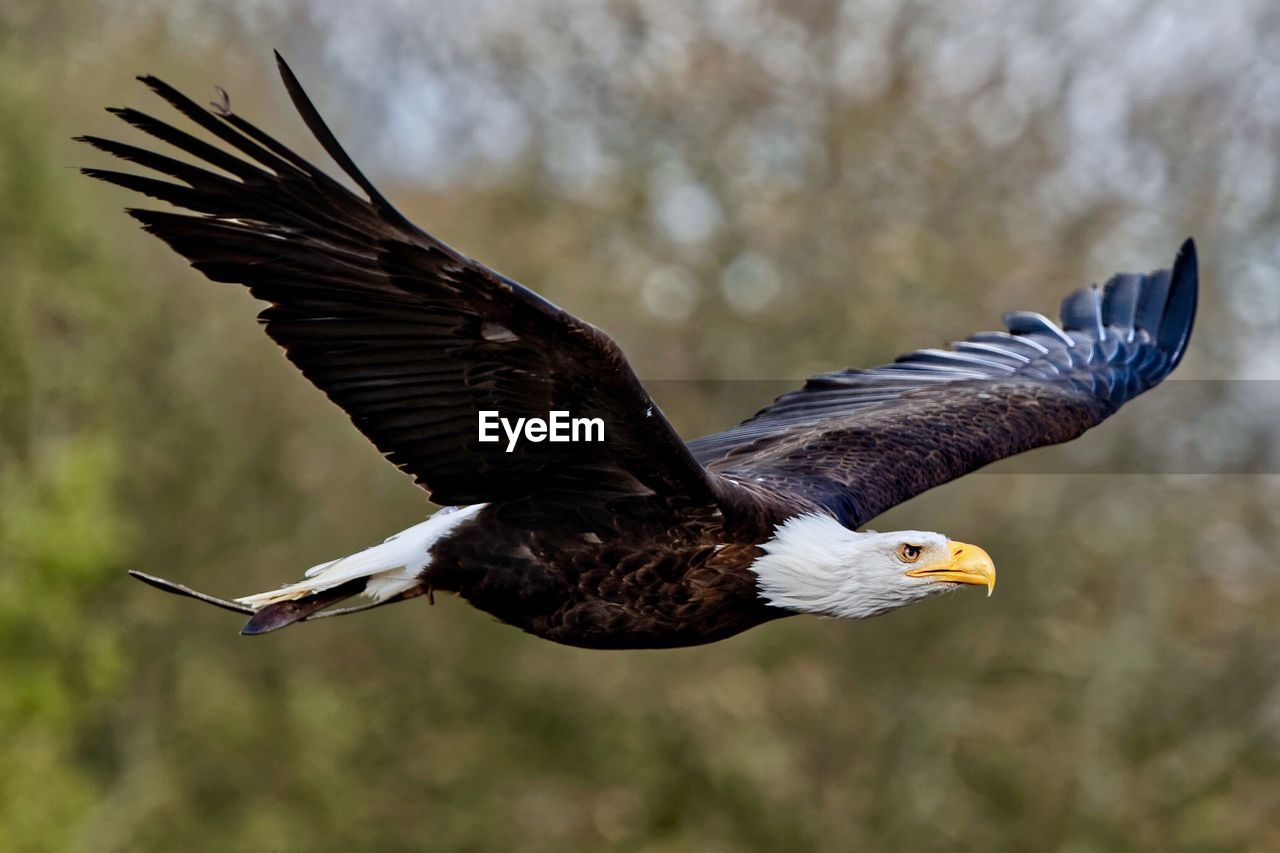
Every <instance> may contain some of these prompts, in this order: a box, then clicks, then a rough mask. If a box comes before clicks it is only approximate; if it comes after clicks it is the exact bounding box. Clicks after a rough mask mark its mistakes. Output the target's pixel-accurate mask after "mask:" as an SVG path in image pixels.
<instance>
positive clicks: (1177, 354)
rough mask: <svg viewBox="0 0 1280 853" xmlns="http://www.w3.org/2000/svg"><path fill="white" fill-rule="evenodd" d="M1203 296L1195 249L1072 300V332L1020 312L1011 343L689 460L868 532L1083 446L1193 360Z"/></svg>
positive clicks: (788, 408)
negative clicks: (991, 468)
mask: <svg viewBox="0 0 1280 853" xmlns="http://www.w3.org/2000/svg"><path fill="white" fill-rule="evenodd" d="M1197 288H1198V276H1197V268H1196V252H1195V245H1194V244H1193V243H1192V241H1190V240H1188V241H1187V242H1186V243H1185V244H1184V245H1183V247H1182V250H1181V251H1180V252H1179V254H1178V257H1177V260H1176V262H1175V263H1174V266H1173V269H1172V270H1160V271H1159V272H1154V273H1151V274H1148V275H1117V276H1115V277H1114V278H1112V279H1111V280H1110V281H1109V282H1107V284H1106V286H1105V287H1103V288H1101V289H1099V288H1097V287H1091V288H1084V289H1081V290H1077V291H1075V292H1074V293H1072V294H1071V295H1070V296H1068V297H1067V298H1066V300H1065V301H1064V302H1063V305H1062V324H1061V325H1060V326H1059V325H1056V324H1054V323H1053V322H1051V321H1050V320H1049V319H1048V318H1046V317H1044V316H1042V315H1040V314H1033V313H1029V312H1015V313H1011V314H1006V315H1005V322H1006V324H1007V325H1008V327H1009V331H1008V332H1007V333H1006V332H982V333H979V334H976V335H973V336H972V337H970V338H968V339H966V340H964V341H961V342H958V343H956V344H954V345H953V346H952V348H951V349H950V350H936V349H932V350H920V351H917V352H912V353H908V354H907V355H903V356H901V357H899V358H898V360H897V361H896V362H895V363H893V364H890V365H886V366H883V367H877V368H873V369H871V370H856V369H849V370H844V371H840V372H836V373H826V374H822V375H820V376H815V377H813V378H811V379H809V380H808V382H806V383H805V386H804V387H803V388H802V389H800V390H798V391H793V392H791V393H789V394H785V395H783V396H782V397H779V398H778V399H777V400H775V401H774V402H773V403H772V404H771V405H770V406H768V407H767V408H765V409H763V410H762V411H760V412H759V413H757V414H756V415H755V416H754V417H752V418H751V419H749V420H747V421H745V422H743V423H742V424H739V425H738V426H736V427H734V428H732V429H730V430H727V431H725V432H722V433H719V434H718V435H712V436H707V437H706V438H701V439H698V440H696V441H693V442H691V443H690V447H691V449H692V450H693V452H694V456H695V457H696V458H697V459H698V461H699V462H701V463H702V464H704V465H706V466H707V467H708V468H709V469H710V470H711V471H713V472H716V473H718V474H720V475H722V476H724V477H726V478H729V479H730V480H735V481H739V482H751V483H755V484H758V485H759V486H761V487H763V488H764V489H766V490H768V491H770V492H774V493H782V494H786V495H789V496H792V497H793V498H795V499H798V500H801V501H804V502H808V503H815V504H818V505H820V506H823V507H825V508H827V509H828V510H830V511H831V512H832V513H833V514H835V515H836V516H837V517H838V518H840V520H841V521H843V522H844V523H845V524H847V525H849V526H857V525H860V524H864V523H865V522H867V521H868V520H869V519H871V518H872V517H873V516H876V515H878V514H879V513H881V512H883V511H884V510H886V509H888V508H890V507H892V506H894V505H895V504H898V503H901V502H902V501H904V500H906V499H907V498H910V497H912V496H914V495H917V494H919V493H920V492H923V491H925V490H926V489H929V488H932V487H933V486H937V485H940V484H942V483H945V482H947V481H948V480H952V479H955V478H956V477H959V476H962V475H963V474H966V473H968V472H969V471H973V470H974V469H976V468H979V467H981V466H983V465H986V464H987V463H989V462H994V461H996V460H998V459H1003V458H1004V457H1006V456H1011V455H1013V454H1015V453H1020V452H1022V451H1024V450H1030V449H1031V448H1033V447H1040V446H1043V445H1047V444H1056V443H1058V442H1062V441H1068V440H1070V439H1072V438H1075V437H1076V436H1078V435H1080V433H1082V432H1084V431H1085V430H1086V429H1088V428H1089V427H1091V426H1094V425H1095V424H1097V423H1099V422H1101V421H1102V420H1104V419H1105V418H1107V417H1108V416H1110V415H1111V414H1113V413H1114V412H1115V411H1116V410H1117V409H1118V408H1120V406H1121V405H1123V404H1124V403H1125V402H1126V401H1128V400H1131V399H1133V398H1134V397H1135V396H1137V395H1138V394H1141V393H1142V392H1143V391H1145V390H1147V389H1148V388H1151V387H1152V386H1153V385H1155V384H1157V383H1158V382H1160V381H1161V380H1162V379H1163V378H1164V377H1165V376H1167V375H1168V374H1169V372H1170V371H1172V370H1173V369H1174V367H1176V366H1177V364H1178V362H1179V361H1180V360H1181V358H1182V355H1183V353H1184V352H1185V350H1186V346H1187V342H1188V340H1189V339H1190V336H1191V327H1192V324H1193V322H1194V320H1195V312H1196V295H1197Z"/></svg>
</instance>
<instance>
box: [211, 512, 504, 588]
mask: <svg viewBox="0 0 1280 853" xmlns="http://www.w3.org/2000/svg"><path fill="white" fill-rule="evenodd" d="M485 506H486V504H472V505H471V506H468V507H461V508H458V507H447V508H445V509H442V510H440V511H439V512H437V513H436V514H435V515H433V516H431V517H430V518H428V519H427V520H426V521H424V522H422V523H421V524H415V525H414V526H413V527H410V528H409V529H407V530H402V531H400V532H399V533H397V534H396V535H394V536H392V537H390V538H388V539H387V540H386V541H385V542H383V543H382V544H380V545H374V546H373V547H371V548H366V549H365V550H363V551H360V552H358V553H355V554H352V555H351V556H349V557H343V558H342V559H339V560H331V561H330V562H328V563H321V564H320V565H318V566H312V567H311V568H309V569H307V571H306V576H305V577H304V579H303V580H300V581H298V582H297V583H293V584H289V585H288V586H284V587H281V588H280V589H273V590H271V591H270V592H260V593H258V594H257V595H246V596H245V597H244V598H237V599H236V601H238V602H240V603H241V604H247V605H249V606H250V607H265V606H267V605H268V604H275V603H276V602H280V601H290V600H292V599H298V598H304V597H306V596H308V595H311V594H313V593H317V592H323V591H324V590H326V589H332V588H333V587H335V586H339V585H341V584H344V583H346V582H347V581H351V580H355V579H356V578H368V579H369V581H368V583H367V584H366V586H365V588H364V593H363V594H364V595H367V596H369V597H370V598H372V599H373V600H374V601H382V600H384V599H387V598H390V597H391V596H393V595H396V594H397V593H401V592H404V591H405V590H407V589H410V588H411V587H412V586H413V585H414V584H416V583H417V582H418V580H419V579H420V578H421V577H422V572H423V570H425V569H426V568H427V566H428V565H430V564H431V548H432V546H433V545H435V543H436V542H438V541H439V540H440V538H441V537H442V536H444V535H445V534H446V533H448V532H449V531H450V530H452V529H453V528H454V527H456V526H457V525H458V524H460V523H462V522H464V521H466V520H467V519H469V518H471V517H473V516H474V515H475V514H476V513H478V512H479V511H480V510H482V509H484V507H485Z"/></svg>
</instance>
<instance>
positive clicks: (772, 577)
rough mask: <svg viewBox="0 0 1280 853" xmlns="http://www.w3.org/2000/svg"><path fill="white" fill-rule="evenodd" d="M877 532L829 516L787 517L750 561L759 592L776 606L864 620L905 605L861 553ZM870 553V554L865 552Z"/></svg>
mask: <svg viewBox="0 0 1280 853" xmlns="http://www.w3.org/2000/svg"><path fill="white" fill-rule="evenodd" d="M868 538H875V534H868V533H859V532H857V531H854V530H850V529H849V528H847V527H845V526H844V525H843V524H841V523H840V522H838V521H836V520H835V519H834V518H832V517H831V516H829V515H823V514H818V513H813V514H809V515H798V516H795V517H793V518H789V519H787V520H786V521H785V522H783V523H782V524H780V525H778V527H777V528H776V529H775V530H774V537H773V538H772V539H770V540H769V541H768V542H766V543H764V544H763V545H761V546H760V548H761V550H763V551H764V552H765V553H764V555H763V556H761V557H758V558H756V560H755V562H753V563H752V564H751V571H753V572H755V574H756V577H757V586H758V587H759V589H760V596H761V597H762V598H764V599H765V600H766V601H768V602H769V604H771V605H773V606H775V607H782V608H786V609H787V610H792V611H795V612H798V613H817V614H822V615H825V616H839V617H843V618H850V619H860V618H864V617H867V616H875V615H876V614H879V613H884V612H885V611H887V610H892V609H894V608H896V607H900V606H902V605H903V604H904V603H906V602H904V601H902V600H900V599H899V596H897V595H895V594H894V592H893V589H892V587H889V586H887V585H886V584H885V583H883V579H882V578H880V577H879V573H878V572H876V571H874V570H870V571H868V570H867V569H869V568H871V567H872V566H874V561H873V560H870V559H868V560H863V559H860V556H861V555H863V554H864V552H865V551H866V550H867V549H866V545H865V542H866V540H867V539H868ZM866 556H867V557H870V556H871V555H870V554H867V555H866Z"/></svg>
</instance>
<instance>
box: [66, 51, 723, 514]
mask: <svg viewBox="0 0 1280 853" xmlns="http://www.w3.org/2000/svg"><path fill="white" fill-rule="evenodd" d="M277 60H279V67H280V73H281V76H282V77H283V79H284V83H285V86H286V88H287V89H288V91H289V95H290V97H291V98H292V99H293V103H294V105H295V106H296V107H297V109H298V112H299V113H301V115H302V118H303V119H304V120H305V122H306V124H307V126H308V127H309V128H310V129H311V131H312V133H314V134H315V136H316V138H317V139H318V140H319V141H320V143H321V145H323V147H324V148H325V150H326V151H327V152H328V153H329V155H330V156H331V157H332V158H333V159H334V161H335V162H336V163H337V164H338V165H339V166H340V167H341V168H342V170H343V171H344V172H346V174H347V175H348V176H350V178H351V179H352V180H353V181H354V182H355V183H356V184H357V185H358V186H359V187H360V188H361V190H363V192H364V193H365V195H366V196H367V198H361V197H359V196H357V195H356V194H354V193H352V192H350V191H348V190H347V189H346V188H344V187H343V186H342V185H341V184H339V183H338V182H337V181H335V180H333V179H332V178H330V177H329V176H328V175H326V174H325V173H324V172H322V171H321V170H320V169H318V168H316V167H315V166H313V165H311V164H310V163H308V162H307V161H306V160H304V159H303V158H301V157H299V156H298V155H297V154H295V153H294V152H292V151H290V150H289V149H288V148H286V147H285V146H284V145H282V144H280V143H279V142H277V141H276V140H275V139H273V138H271V137H270V136H268V135H267V134H265V133H263V132H262V131H261V130H259V129H258V128H256V127H254V126H253V125H252V124H250V123H249V122H247V121H245V120H244V119H242V118H241V117H239V116H237V115H235V114H234V113H232V112H231V110H230V105H229V103H228V102H227V99H226V96H225V94H224V95H223V101H222V103H220V104H213V105H212V106H213V109H212V110H206V109H204V108H202V107H200V106H198V105H197V104H195V103H194V102H192V101H191V100H190V99H188V98H186V97H185V96H183V95H181V94H180V93H179V92H177V91H176V90H175V89H173V88H172V87H170V86H168V85H167V84H165V83H163V82H161V81H160V80H157V79H155V78H154V77H142V78H140V79H141V80H142V82H143V83H145V84H146V85H147V86H148V87H150V88H151V89H152V90H153V91H154V92H156V93H157V94H158V95H160V96H161V97H162V98H164V99H165V100H166V101H168V102H169V104H171V105H172V106H173V107H175V108H176V109H177V110H178V111H179V112H181V113H182V114H183V115H185V116H186V117H187V118H188V119H190V120H191V121H193V122H195V123H196V124H197V125H199V126H200V127H201V128H203V129H204V130H206V131H208V132H209V133H210V134H212V135H213V136H215V137H216V138H217V139H218V140H220V141H221V142H222V143H224V144H225V147H219V146H217V145H212V144H210V143H208V142H205V141H203V140H200V139H197V138H196V137H194V136H192V135H190V134H188V133H186V132H184V131H182V130H179V129H177V128H175V127H173V126H171V125H169V124H166V123H164V122H162V121H159V120H157V119H155V118H152V117H151V116H148V115H145V114H143V113H141V112H138V111H136V110H132V109H113V110H111V112H113V113H115V114H116V115H118V116H119V117H120V118H121V119H123V120H124V121H126V122H128V123H129V124H131V125H133V126H134V127H136V128H138V129H139V130H141V131H143V132H145V133H147V134H150V135H151V136H153V137H155V138H157V139H160V140H163V141H164V142H167V143H169V144H171V145H173V146H175V147H176V148H178V149H180V150H182V151H183V152H185V153H186V154H187V155H190V156H192V157H194V158H195V159H196V160H197V161H199V163H200V165H193V164H191V163H188V162H184V161H180V160H177V159H174V158H171V157H168V156H165V155H162V154H159V153H156V152H153V151H150V150H147V149H144V148H139V147H136V146H133V145H127V144H124V143H121V142H115V141H112V140H107V139H102V138H98V137H82V140H83V141H85V142H88V143H89V144H91V145H93V146H94V147H96V148H99V149H101V150H103V151H105V152H107V153H109V154H112V155H114V156H116V157H119V158H121V159H124V160H127V161H131V162H133V163H136V164H138V165H140V166H144V167H146V168H148V169H152V170H154V171H156V172H159V173H161V174H163V175H166V176H168V177H169V178H173V179H176V181H177V182H175V181H171V180H162V179H156V178H150V177H141V176H137V175H131V174H125V173H122V172H117V171H110V170H106V169H86V170H84V171H85V172H86V174H89V175H91V176H92V177H95V178H100V179H102V180H104V181H108V182H110V183H113V184H117V185H119V186H122V187H125V188H127V189H130V190H134V191H137V192H140V193H143V194H145V195H148V196H151V197H153V198H157V199H160V200H161V201H165V202H169V203H171V204H173V205H175V206H176V207H179V208H183V209H185V210H187V211H190V212H191V213H176V212H167V211H155V210H136V209H135V210H130V213H131V214H132V215H133V216H134V217H135V218H136V219H137V220H138V221H140V222H141V223H142V224H143V227H144V228H145V229H146V230H147V231H150V232H151V233H153V234H155V235H156V236H158V237H160V238H161V239H163V240H164V241H165V242H166V243H168V244H169V245H170V246H172V247H173V248H174V249H175V250H177V251H178V252H179V253H180V254H182V255H183V256H185V257H186V258H187V259H188V260H190V261H191V264H192V266H194V267H195V268H196V269H198V270H200V271H201V272H203V273H204V274H205V275H206V276H208V277H209V278H210V279H213V280H215V281H224V282H236V283H240V284H244V285H247V286H248V288H249V290H250V292H252V293H253V295H254V296H256V297H258V298H259V299H262V300H264V301H266V302H269V303H271V304H270V306H269V307H267V308H266V309H264V310H263V311H262V313H261V314H260V315H259V319H260V320H261V322H262V323H263V324H264V325H265V327H266V331H267V334H269V335H270V336H271V337H272V338H273V339H275V341H276V342H277V343H279V344H280V345H281V346H282V347H284V349H285V352H286V354H287V355H288V358H289V359H290V360H291V361H292V362H293V363H294V364H296V365H297V366H298V367H299V368H300V369H301V370H302V372H303V373H304V374H305V375H306V376H307V378H308V379H310V380H311V381H312V382H313V383H315V384H316V385H317V386H318V387H319V388H320V389H321V390H322V391H324V392H325V393H326V394H327V395H328V396H329V398H330V399H332V400H333V401H334V402H335V403H337V404H338V405H339V406H341V407H342V408H343V409H344V410H346V412H347V414H349V415H350V416H351V419H352V421H353V422H354V423H355V425H356V426H357V427H358V428H359V429H360V431H361V432H363V433H364V434H365V435H366V436H367V437H368V438H369V439H370V440H371V441H372V442H373V443H374V444H375V445H376V446H377V447H378V449H379V450H381V451H382V452H383V453H384V454H385V455H386V456H387V458H388V459H390V460H391V461H392V462H393V463H395V464H396V465H397V466H399V467H400V468H401V469H402V470H404V471H405V472H407V473H408V474H410V475H412V476H413V477H414V479H415V480H416V481H417V482H418V483H419V484H420V485H422V486H423V487H424V488H426V489H427V490H428V491H429V492H430V493H431V496H432V498H433V499H434V500H436V501H437V502H439V503H458V504H465V503H474V502H479V501H494V500H504V499H511V498H516V497H522V496H527V495H530V494H535V493H546V492H548V491H555V492H557V493H560V494H564V493H581V492H584V491H586V492H590V491H592V490H608V489H622V490H623V491H627V490H629V489H632V488H638V489H640V490H644V489H651V490H653V491H655V492H659V493H673V494H678V495H680V496H682V497H683V498H687V499H692V500H709V499H710V495H711V484H710V478H709V475H708V474H707V472H706V471H705V470H704V469H703V468H702V466H700V465H699V464H698V463H697V462H695V461H694V460H693V458H692V456H691V454H690V452H689V450H688V448H687V447H686V446H685V444H684V442H683V441H681V440H680V437H679V436H678V435H677V434H676V433H675V431H674V429H672V427H671V425H670V424H669V423H668V421H667V419H666V418H665V417H664V416H663V414H662V412H661V411H659V409H658V407H657V406H656V405H655V404H654V402H653V400H652V399H650V397H649V395H648V394H647V393H646V392H645V390H644V388H643V387H642V386H641V385H640V382H639V381H638V380H637V379H636V377H635V374H634V373H633V372H632V371H631V368H630V367H629V366H628V364H627V361H626V359H625V357H624V356H623V354H622V351H621V350H620V349H619V348H618V346H617V345H616V344H615V343H614V342H613V341H612V340H611V339H610V338H609V337H608V336H607V335H605V334H604V333H603V332H601V331H600V330H598V329H596V328H594V327H593V326H590V325H588V324H587V323H584V322H582V321H580V320H578V319H577V318H575V317H573V316H572V315H570V314H568V313H567V312H565V311H562V310H561V309H559V308H557V307H556V306H555V305H552V304H551V303H550V302H548V301H546V300H545V299H542V298H541V297H539V296H538V295H537V294H535V293H533V292H532V291H530V290H528V289H526V288H524V287H522V286H521V285H519V284H517V283H516V282H514V281H512V280H510V279H508V278H505V277H504V276H502V275H500V274H498V273H496V272H494V271H493V270H490V269H489V268H487V267H485V266H484V265H482V264H480V263H478V262H476V261H474V260H471V259H469V258H466V257H464V256H462V255H461V254H459V253H458V252H456V251H454V250H453V249H451V248H449V247H448V246H446V245H445V244H444V243H442V242H440V241H439V240H437V239H435V238H434V237H432V236H430V235H429V234H426V233H425V232H423V231H421V230H419V229H418V228H417V227H415V226H414V225H413V224H412V223H410V222H409V221H408V220H407V219H406V218H405V217H404V216H402V215H401V214H400V213H399V212H398V211H396V209H395V208H394V207H392V206H391V204H390V203H389V202H388V201H387V200H386V199H385V198H384V197H383V196H382V195H381V194H380V193H379V192H378V191H377V190H376V189H375V188H374V187H373V185H372V184H371V183H370V182H369V181H368V179H366V178H365V176H364V175H363V174H361V172H360V170H359V169H357V168H356V166H355V164H354V163H353V162H352V161H351V158H350V157H348V156H347V154H346V153H345V152H344V151H343V150H342V148H341V147H340V146H339V144H338V142H337V140H336V139H335V138H334V136H333V134H332V133H331V132H330V131H329V129H328V128H327V127H326V126H325V124H324V121H323V120H322V119H321V118H320V115H319V114H318V113H317V112H316V109H315V107H314V106H312V104H311V102H310V100H309V99H308V98H307V96H306V94H304V93H303V91H302V88H301V86H300V85H299V84H298V81H297V79H296V78H295V77H294V75H293V73H292V72H291V71H290V70H289V68H288V66H287V65H285V63H284V62H283V60H280V58H279V55H277ZM228 149H231V150H228ZM232 150H233V151H234V152H235V153H232ZM480 410H495V411H497V412H499V413H501V415H502V416H503V417H507V418H510V419H513V420H514V419H515V418H520V417H540V418H546V417H547V415H548V413H549V412H551V411H554V410H559V411H567V412H569V413H571V414H572V415H573V416H574V417H583V418H594V417H600V418H602V419H604V421H605V430H604V436H605V440H604V442H603V443H551V442H547V441H544V442H541V443H532V442H529V441H524V442H521V443H520V444H519V445H518V446H517V447H516V448H515V450H514V451H513V452H510V453H507V452H504V451H505V446H502V445H494V444H485V445H481V444H480V443H479V441H478V428H477V427H478V425H477V412H478V411H480Z"/></svg>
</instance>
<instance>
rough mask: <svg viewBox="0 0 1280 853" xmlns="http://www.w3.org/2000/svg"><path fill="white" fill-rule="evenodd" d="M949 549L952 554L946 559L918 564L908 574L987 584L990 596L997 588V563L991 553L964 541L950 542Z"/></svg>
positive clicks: (942, 579)
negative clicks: (992, 559) (992, 560)
mask: <svg viewBox="0 0 1280 853" xmlns="http://www.w3.org/2000/svg"><path fill="white" fill-rule="evenodd" d="M947 549H948V550H949V551H950V552H951V556H950V557H948V558H947V559H946V560H943V561H940V562H937V563H931V564H928V565H923V566H916V567H915V568H914V569H910V570H908V571H907V574H908V575H909V576H911V577H913V578H928V579H929V580H934V581H949V582H951V583H968V584H974V585H975V586H985V587H986V588H987V596H988V597H990V596H991V591H992V590H993V589H995V588H996V564H995V563H993V562H991V555H990V554H988V553H987V552H986V551H984V550H982V549H981V548H979V547H978V546H977V545H969V544H966V543H964V542H948V543H947Z"/></svg>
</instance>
